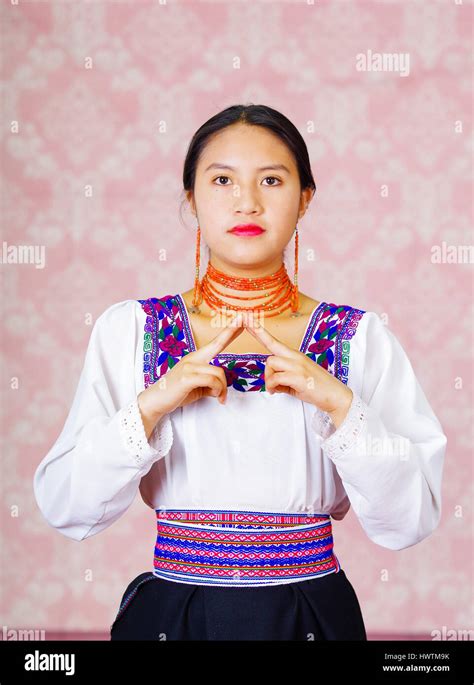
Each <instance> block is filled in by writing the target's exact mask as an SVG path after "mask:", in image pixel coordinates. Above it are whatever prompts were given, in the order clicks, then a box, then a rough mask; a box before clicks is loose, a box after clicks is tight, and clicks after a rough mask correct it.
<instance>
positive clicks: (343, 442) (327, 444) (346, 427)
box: [321, 391, 366, 459]
mask: <svg viewBox="0 0 474 685" xmlns="http://www.w3.org/2000/svg"><path fill="white" fill-rule="evenodd" d="M327 416H328V418H329V420H330V417H329V415H327ZM365 422H366V413H365V405H364V402H363V401H362V400H361V398H360V397H359V396H358V395H357V394H356V393H355V392H354V391H353V392H352V402H351V406H350V407H349V411H348V412H347V414H346V416H345V418H344V421H343V422H342V423H341V424H340V426H339V427H338V428H337V429H335V430H334V431H332V432H331V434H329V435H328V437H327V438H325V439H324V440H323V442H322V444H321V447H322V449H323V450H324V452H325V454H327V456H328V457H329V458H330V459H337V458H338V457H340V456H342V455H343V454H344V452H345V451H346V450H349V449H351V448H352V447H353V446H354V445H355V443H356V442H357V438H358V437H359V434H360V432H361V431H362V428H363V427H364V425H365ZM331 424H332V421H331ZM332 425H333V426H334V424H332Z"/></svg>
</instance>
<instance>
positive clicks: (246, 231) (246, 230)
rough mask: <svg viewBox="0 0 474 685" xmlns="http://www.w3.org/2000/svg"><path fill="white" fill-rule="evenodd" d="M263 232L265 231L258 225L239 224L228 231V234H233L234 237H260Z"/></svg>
mask: <svg viewBox="0 0 474 685" xmlns="http://www.w3.org/2000/svg"><path fill="white" fill-rule="evenodd" d="M264 232H265V229H264V228H262V227H261V226H259V225H258V224H239V225H238V226H234V227H233V228H231V229H230V230H229V233H233V234H234V235H238V236H253V235H260V234H261V233H264Z"/></svg>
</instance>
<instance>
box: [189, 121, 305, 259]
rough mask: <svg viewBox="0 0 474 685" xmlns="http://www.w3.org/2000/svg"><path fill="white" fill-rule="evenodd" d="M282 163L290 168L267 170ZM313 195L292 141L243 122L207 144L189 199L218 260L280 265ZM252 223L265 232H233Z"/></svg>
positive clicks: (204, 235) (216, 135) (205, 238)
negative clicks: (249, 234)
mask: <svg viewBox="0 0 474 685" xmlns="http://www.w3.org/2000/svg"><path fill="white" fill-rule="evenodd" d="M278 165H283V167H285V168H275V169H268V168H266V169H262V167H270V166H275V167H276V166H278ZM224 166H225V167H232V168H224ZM312 196H313V191H312V190H311V189H306V190H305V191H303V192H302V191H301V188H300V180H299V175H298V169H297V166H296V162H295V160H294V158H293V155H292V153H291V152H290V150H289V149H288V148H287V147H286V145H285V144H284V143H283V142H282V141H281V140H280V139H279V138H278V137H277V136H276V135H274V134H273V133H271V132H270V131H268V130H267V129H266V128H263V127H261V126H250V125H247V124H240V123H239V124H233V125H232V126H228V127H227V128H225V129H223V130H222V131H220V132H219V133H217V134H215V136H214V137H213V138H212V139H211V140H210V141H209V142H208V143H207V145H206V146H205V148H204V150H203V152H202V153H201V157H200V159H199V162H198V165H197V169H196V179H195V185H194V196H193V194H192V193H188V200H189V201H190V204H191V208H192V211H193V213H194V214H195V215H196V217H197V221H198V225H199V226H200V228H201V234H202V236H203V238H204V240H205V241H206V243H207V244H208V245H209V249H210V251H211V259H212V264H213V265H214V266H215V267H216V268H222V267H223V266H227V267H232V266H233V267H234V268H235V269H237V270H238V267H243V266H252V267H258V266H265V265H270V264H275V263H277V264H280V263H281V259H282V254H283V249H284V248H285V246H286V245H287V244H288V242H289V241H290V239H291V237H292V236H293V233H294V230H295V227H296V224H297V222H298V220H299V219H300V218H301V217H302V216H303V214H304V213H305V211H306V208H307V206H308V204H309V202H310V200H311V198H312ZM249 223H253V224H258V225H259V226H261V227H262V228H264V229H265V231H264V233H261V234H259V235H256V236H252V237H246V236H245V237H241V236H237V235H234V234H232V233H229V230H230V229H231V228H233V227H234V226H236V225H237V224H249Z"/></svg>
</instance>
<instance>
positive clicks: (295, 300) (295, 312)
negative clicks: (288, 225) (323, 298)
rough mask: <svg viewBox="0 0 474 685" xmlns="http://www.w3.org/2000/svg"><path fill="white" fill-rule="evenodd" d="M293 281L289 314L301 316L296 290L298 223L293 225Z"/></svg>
mask: <svg viewBox="0 0 474 685" xmlns="http://www.w3.org/2000/svg"><path fill="white" fill-rule="evenodd" d="M293 281H294V283H293V287H292V293H291V309H292V312H293V313H292V314H290V316H293V317H296V316H301V312H299V311H298V309H299V306H300V304H299V303H300V296H299V292H298V224H296V227H295V273H294V278H293Z"/></svg>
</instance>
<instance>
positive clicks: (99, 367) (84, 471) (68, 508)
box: [34, 300, 173, 540]
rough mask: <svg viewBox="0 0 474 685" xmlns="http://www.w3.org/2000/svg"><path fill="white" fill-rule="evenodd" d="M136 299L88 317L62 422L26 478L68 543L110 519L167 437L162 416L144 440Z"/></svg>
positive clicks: (167, 445) (164, 448)
mask: <svg viewBox="0 0 474 685" xmlns="http://www.w3.org/2000/svg"><path fill="white" fill-rule="evenodd" d="M137 304H138V303H137V302H136V301H135V300H125V301H123V302H119V303H117V304H114V305H112V306H111V307H109V308H108V309H106V310H105V311H104V312H103V313H102V314H101V315H100V316H99V318H98V319H97V321H96V322H95V324H94V326H93V329H92V331H91V336H90V339H89V343H88V347H87V351H86V355H85V361H84V366H83V369H82V372H81V375H80V378H79V383H78V386H77V389H76V392H75V396H74V399H73V402H72V406H71V409H70V411H69V414H68V416H67V419H66V422H65V424H64V427H63V429H62V432H61V433H60V435H59V437H58V438H57V440H56V442H55V443H54V445H53V446H52V448H51V449H50V450H49V452H48V453H47V454H46V456H45V457H44V458H43V460H42V461H41V462H40V464H39V465H38V467H37V469H36V472H35V475H34V493H35V498H36V502H37V504H38V507H39V509H40V510H41V512H42V514H43V516H44V517H45V519H46V520H47V521H48V523H49V524H50V525H51V526H53V527H54V528H56V529H57V530H59V532H61V533H63V534H64V535H66V536H67V537H70V538H73V539H74V540H84V539H85V538H87V537H91V536H92V535H95V534H97V533H99V532H101V531H102V530H104V529H105V528H107V527H108V526H110V525H111V524H112V523H113V522H114V521H116V520H117V519H118V518H119V517H120V516H121V515H122V514H123V513H124V512H125V511H126V509H128V507H129V506H130V505H131V504H132V502H133V500H134V498H135V495H136V493H137V491H138V488H139V485H140V480H141V478H142V477H143V476H144V475H146V474H147V473H148V471H149V470H150V469H151V467H152V465H153V463H154V462H155V461H157V460H158V459H161V458H163V457H164V456H165V455H166V454H167V453H168V452H169V451H170V449H171V445H172V442H173V432H172V427H171V421H170V419H169V415H168V414H165V416H164V417H163V418H162V419H161V420H160V421H159V422H158V423H157V425H156V426H155V428H154V431H153V433H152V434H151V435H150V438H149V440H147V438H146V433H145V428H144V425H143V421H142V417H141V413H140V409H139V406H138V400H137V396H138V394H137V392H136V384H135V378H136V376H135V359H136V350H137V344H140V337H139V336H140V320H139V313H138V311H139V310H138V307H137ZM142 335H143V333H142Z"/></svg>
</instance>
